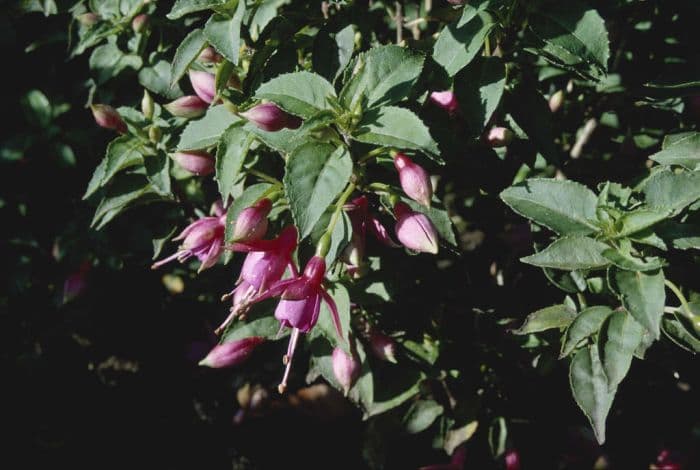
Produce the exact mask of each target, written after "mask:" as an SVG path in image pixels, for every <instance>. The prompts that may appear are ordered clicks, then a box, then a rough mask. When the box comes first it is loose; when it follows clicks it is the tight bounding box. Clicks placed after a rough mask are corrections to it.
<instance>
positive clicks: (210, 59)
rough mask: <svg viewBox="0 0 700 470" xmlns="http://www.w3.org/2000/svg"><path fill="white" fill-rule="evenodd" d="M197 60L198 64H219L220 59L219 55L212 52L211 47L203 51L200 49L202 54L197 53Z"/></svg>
mask: <svg viewBox="0 0 700 470" xmlns="http://www.w3.org/2000/svg"><path fill="white" fill-rule="evenodd" d="M197 59H198V60H199V61H200V62H204V63H207V64H211V63H218V62H221V59H222V57H221V55H219V53H218V52H216V51H215V50H214V48H213V47H211V46H207V47H205V48H204V49H202V52H200V53H199V56H198V57H197Z"/></svg>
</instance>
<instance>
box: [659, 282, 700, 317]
mask: <svg viewBox="0 0 700 470" xmlns="http://www.w3.org/2000/svg"><path fill="white" fill-rule="evenodd" d="M664 284H665V285H666V287H668V288H669V289H671V292H673V294H674V295H675V296H676V298H677V299H678V300H679V301H680V302H681V306H682V307H683V308H682V309H678V310H681V311H683V313H684V314H685V316H686V317H687V318H688V319H689V320H691V321H693V322H694V321H695V314H694V313H693V311H692V310H691V309H690V305H688V301H687V300H686V298H685V296H684V295H683V292H681V290H680V289H679V288H678V286H676V285H675V284H674V283H673V282H671V281H669V280H668V279H666V280H664Z"/></svg>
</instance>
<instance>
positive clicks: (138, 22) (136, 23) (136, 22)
mask: <svg viewBox="0 0 700 470" xmlns="http://www.w3.org/2000/svg"><path fill="white" fill-rule="evenodd" d="M148 20H149V18H148V15H147V14H145V13H141V14H140V15H136V16H135V17H134V19H133V20H131V29H133V30H134V32H135V33H136V34H139V33H141V32H143V30H144V29H146V26H148Z"/></svg>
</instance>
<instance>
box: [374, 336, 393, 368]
mask: <svg viewBox="0 0 700 470" xmlns="http://www.w3.org/2000/svg"><path fill="white" fill-rule="evenodd" d="M369 345H370V348H371V350H372V353H374V355H375V356H376V357H377V358H379V359H381V360H383V361H389V362H393V363H394V364H396V342H395V341H394V340H393V339H391V338H390V337H389V336H387V335H385V334H384V333H381V332H379V331H376V330H373V331H372V332H371V333H370V336H369Z"/></svg>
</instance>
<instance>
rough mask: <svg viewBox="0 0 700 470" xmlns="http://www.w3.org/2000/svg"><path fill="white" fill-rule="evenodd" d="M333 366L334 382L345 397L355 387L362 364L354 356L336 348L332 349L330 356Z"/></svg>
mask: <svg viewBox="0 0 700 470" xmlns="http://www.w3.org/2000/svg"><path fill="white" fill-rule="evenodd" d="M332 365H333V375H335V378H336V380H338V383H339V384H340V386H341V387H343V392H344V393H345V395H346V396H347V394H348V392H349V391H350V389H351V388H352V386H353V385H355V382H357V379H358V378H359V377H360V370H361V369H362V364H360V361H359V359H358V358H357V356H356V355H355V354H354V352H353V354H348V353H346V352H345V351H343V350H342V348H339V347H337V346H336V348H335V349H333V356H332Z"/></svg>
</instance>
